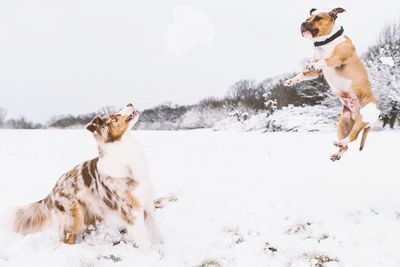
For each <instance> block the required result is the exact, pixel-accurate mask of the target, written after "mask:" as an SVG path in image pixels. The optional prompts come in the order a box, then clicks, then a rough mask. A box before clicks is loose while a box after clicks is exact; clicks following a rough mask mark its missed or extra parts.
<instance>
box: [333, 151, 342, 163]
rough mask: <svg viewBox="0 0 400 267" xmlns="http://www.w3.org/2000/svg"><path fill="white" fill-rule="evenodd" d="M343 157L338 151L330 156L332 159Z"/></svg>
mask: <svg viewBox="0 0 400 267" xmlns="http://www.w3.org/2000/svg"><path fill="white" fill-rule="evenodd" d="M341 157H342V155H341V154H340V153H339V152H338V153H335V154H332V155H331V156H330V159H331V160H332V161H336V160H340V158H341Z"/></svg>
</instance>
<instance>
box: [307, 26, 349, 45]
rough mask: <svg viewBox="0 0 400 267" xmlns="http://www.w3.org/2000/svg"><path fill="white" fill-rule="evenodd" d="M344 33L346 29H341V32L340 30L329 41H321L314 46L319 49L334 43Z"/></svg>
mask: <svg viewBox="0 0 400 267" xmlns="http://www.w3.org/2000/svg"><path fill="white" fill-rule="evenodd" d="M343 33H344V29H343V27H340V30H338V31H337V32H336V33H335V34H334V35H332V36H331V37H329V38H328V39H326V40H324V41H321V42H314V46H315V47H318V46H322V45H326V44H329V43H330V42H332V41H333V40H335V39H336V38H338V37H340V36H341V35H342V34H343Z"/></svg>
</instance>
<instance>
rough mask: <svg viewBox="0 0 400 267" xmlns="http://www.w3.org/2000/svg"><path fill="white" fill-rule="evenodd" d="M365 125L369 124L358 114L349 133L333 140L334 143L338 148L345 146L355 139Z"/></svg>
mask: <svg viewBox="0 0 400 267" xmlns="http://www.w3.org/2000/svg"><path fill="white" fill-rule="evenodd" d="M366 127H369V124H368V123H365V122H364V121H363V120H362V117H361V116H360V115H359V114H358V115H357V117H356V120H355V122H354V125H353V128H352V129H351V131H350V134H349V135H348V136H347V137H346V138H343V139H340V140H339V141H337V142H335V143H334V144H335V146H337V147H340V148H341V147H344V146H347V145H348V144H349V143H350V142H353V141H354V140H356V139H357V137H358V134H359V133H360V132H361V130H363V129H364V128H366Z"/></svg>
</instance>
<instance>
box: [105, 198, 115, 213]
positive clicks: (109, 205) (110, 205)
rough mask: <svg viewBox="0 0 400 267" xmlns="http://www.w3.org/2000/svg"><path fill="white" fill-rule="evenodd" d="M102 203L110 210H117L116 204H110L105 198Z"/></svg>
mask: <svg viewBox="0 0 400 267" xmlns="http://www.w3.org/2000/svg"><path fill="white" fill-rule="evenodd" d="M103 202H104V204H106V206H107V207H108V208H110V209H112V210H117V209H118V204H117V203H115V202H112V201H111V200H109V199H107V198H103Z"/></svg>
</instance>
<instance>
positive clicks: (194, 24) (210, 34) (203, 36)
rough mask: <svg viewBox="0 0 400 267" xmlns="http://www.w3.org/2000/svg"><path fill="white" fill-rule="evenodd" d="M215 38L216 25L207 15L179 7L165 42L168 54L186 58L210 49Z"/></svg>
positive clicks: (168, 29)
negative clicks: (195, 52) (194, 52)
mask: <svg viewBox="0 0 400 267" xmlns="http://www.w3.org/2000/svg"><path fill="white" fill-rule="evenodd" d="M214 37H215V29H214V24H213V23H212V22H211V21H210V19H209V18H208V17H207V16H206V15H205V14H203V13H201V12H200V11H198V10H195V9H193V8H191V7H188V6H179V7H176V8H175V10H174V21H173V23H172V24H171V25H169V26H168V28H167V31H166V33H165V36H164V42H165V47H166V49H167V51H168V53H170V54H174V55H180V56H184V55H188V54H190V53H192V52H193V51H198V50H202V49H205V48H208V47H210V46H211V45H212V43H213V41H214Z"/></svg>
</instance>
